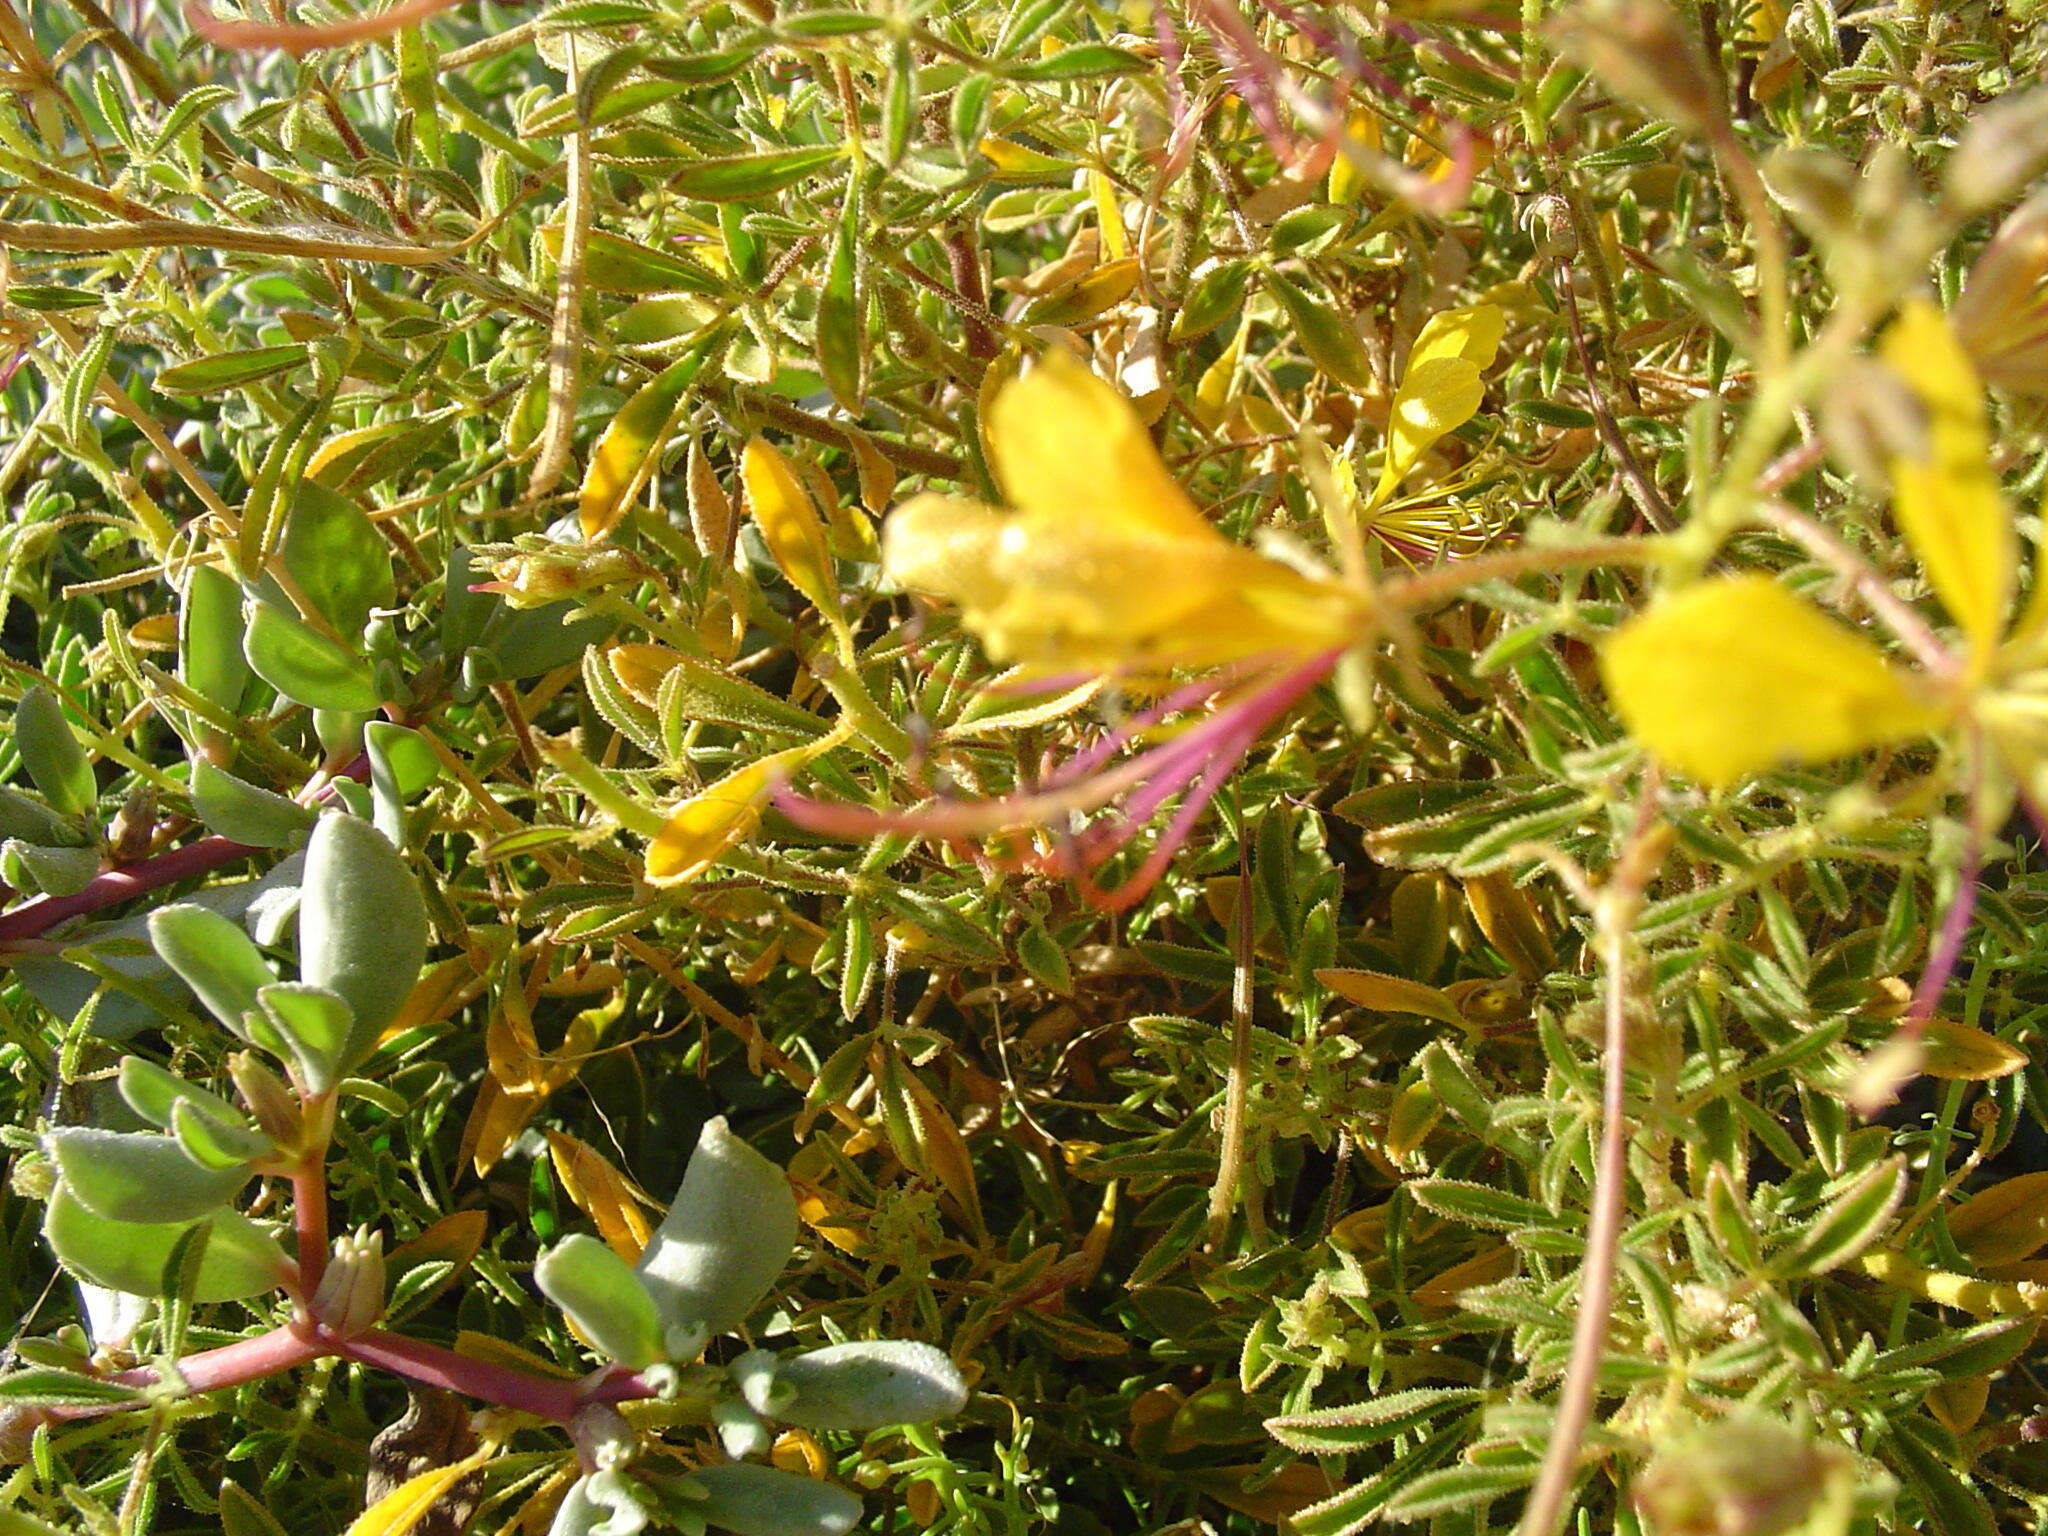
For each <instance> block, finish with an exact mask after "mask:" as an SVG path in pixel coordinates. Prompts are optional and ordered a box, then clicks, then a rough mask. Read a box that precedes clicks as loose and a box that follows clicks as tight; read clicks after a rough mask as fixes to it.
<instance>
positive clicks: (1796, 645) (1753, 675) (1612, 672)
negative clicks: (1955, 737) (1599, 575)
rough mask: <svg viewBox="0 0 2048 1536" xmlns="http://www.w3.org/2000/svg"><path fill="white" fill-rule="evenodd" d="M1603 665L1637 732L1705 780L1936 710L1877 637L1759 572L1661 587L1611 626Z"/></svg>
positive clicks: (1899, 729)
mask: <svg viewBox="0 0 2048 1536" xmlns="http://www.w3.org/2000/svg"><path fill="white" fill-rule="evenodd" d="M1600 667H1601V672H1602V674H1603V675H1604V676H1605V678H1606V681H1607V691H1608V693H1609V694H1610V695H1611V696H1612V697H1613V700H1614V707H1615V709H1616V711H1617V712H1618V713H1619V714H1620V716H1621V718H1622V721H1623V723H1624V724H1626V725H1627V726H1628V728H1629V730H1630V731H1631V732H1632V733H1634V735H1635V736H1636V738H1637V739H1638V740H1639V741H1640V742H1641V743H1642V744H1643V745H1644V746H1645V747H1647V748H1648V749H1649V750H1650V751H1652V752H1654V753H1655V754H1656V755H1657V756H1659V757H1661V758H1662V759H1664V761H1666V762H1667V763H1669V764H1670V765H1671V766H1672V767H1674V768H1677V769H1678V770H1680V771H1681V772H1684V773H1688V774H1690V775H1692V776H1693V777H1694V778H1697V779H1699V780H1701V781H1702V782H1704V783H1706V784H1710V785H1727V784H1732V783H1734V782H1735V781H1736V780H1738V779H1741V778H1743V777H1745V776H1746V775H1748V774H1752V773H1757V772H1761V771H1762V770H1764V769H1767V768H1771V767H1775V766H1777V765H1778V764H1781V763H1786V762H1815V761H1819V760H1821V759H1825V758H1830V757H1839V756H1841V755H1843V754H1844V753H1849V752H1859V751H1862V750H1863V749H1864V748H1866V747H1873V746H1877V745H1879V744H1881V743H1884V742H1890V741H1897V740H1900V739H1902V738H1905V737H1909V736H1914V735H1918V734H1919V733H1921V732H1923V731H1925V730H1927V729H1928V728H1929V726H1930V725H1931V724H1932V723H1933V721H1934V718H1935V717H1934V714H1933V712H1932V711H1931V710H1929V709H1927V708H1926V707H1925V706H1923V705H1922V704H1921V703H1920V702H1919V701H1918V700H1916V699H1915V698H1914V697H1913V695H1912V693H1911V692H1910V691H1909V689H1908V687H1907V684H1906V682H1905V681H1904V679H1903V678H1902V677H1901V675H1900V674H1899V673H1898V672H1897V671H1896V670H1894V669H1893V667H1892V665H1891V663H1890V662H1888V661H1886V660H1885V658H1884V656H1883V654H1882V653H1881V652H1880V651H1879V650H1878V649H1877V647H1876V646H1874V645H1872V644H1871V643H1870V642H1869V641H1867V640H1865V639H1863V638H1862V637H1861V636H1860V635H1858V634H1856V633H1855V632H1853V631H1852V630H1849V629H1847V628H1845V627H1844V626H1843V625H1841V624H1838V623H1836V622H1834V621H1833V620H1832V619H1829V618H1828V617H1827V616H1826V615H1824V614H1823V613H1822V612H1821V611H1820V610H1819V609H1818V608H1816V607H1814V606H1813V605H1812V604H1811V603H1809V602H1806V601H1805V600H1804V599H1802V598H1799V597H1796V596H1794V595H1793V594H1792V593H1791V592H1789V591H1787V590H1786V589H1785V588H1784V587H1782V586H1780V585H1779V584H1778V583H1777V582H1775V581H1773V580H1772V579H1771V578H1770V577H1768V576H1731V577H1724V578H1721V579H1719V580H1714V581H1703V582H1700V583H1698V584H1697V585H1695V586H1691V587H1687V588H1685V589H1684V590H1683V591H1681V592H1678V593H1676V594H1674V595H1672V596H1670V597H1666V598H1664V599H1662V600H1661V601H1659V602H1657V603H1655V604H1653V605H1652V606H1651V607H1650V608H1649V610H1648V611H1646V612H1645V613H1643V614H1641V615H1639V616H1638V617H1636V618H1634V619H1632V620H1630V621H1629V622H1628V623H1627V624H1624V625H1623V626H1622V627H1621V628H1620V629H1619V630H1618V631H1616V632H1615V634H1614V636H1613V637H1612V638H1611V639H1610V640H1609V641H1608V642H1607V644H1606V646H1605V648H1604V649H1603V650H1602V652H1601V656H1600Z"/></svg>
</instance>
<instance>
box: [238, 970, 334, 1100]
mask: <svg viewBox="0 0 2048 1536" xmlns="http://www.w3.org/2000/svg"><path fill="white" fill-rule="evenodd" d="M256 1001H257V1003H258V1005H259V1006H260V1007H261V1008H262V1010H263V1014H264V1017H265V1018H267V1019H268V1020H269V1021H270V1027H271V1028H272V1030H274V1031H275V1032H276V1034H277V1038H278V1040H279V1041H280V1042H282V1043H283V1044H284V1046H285V1047H286V1049H287V1050H289V1051H290V1053H291V1062H295V1063H296V1064H297V1066H298V1068H299V1073H300V1076H301V1077H302V1078H303V1079H304V1081H305V1085H306V1087H307V1089H308V1090H309V1091H311V1092H313V1093H325V1092H326V1091H327V1090H328V1089H329V1088H332V1087H333V1086H334V1085H335V1084H336V1083H338V1082H340V1081H341V1079H342V1078H344V1077H346V1076H347V1075H348V1074H349V1072H350V1070H351V1069H353V1068H354V1067H355V1066H356V1065H357V1061H356V1059H355V1058H354V1057H353V1056H352V1054H351V1052H352V1050H353V1046H354V1041H355V1037H356V1029H355V1022H356V1015H355V1010H354V1009H352V1008H351V1007H349V1005H348V1002H347V1000H346V999H345V998H343V997H342V996H341V994H340V993H338V992H335V991H333V990H331V989H329V988H327V987H316V986H313V985H311V984H310V983H308V982H303V981H297V982H294V981H279V982H273V983H272V984H271V985H269V986H267V987H265V988H263V989H262V990H261V991H259V992H258V993H257V994H256Z"/></svg>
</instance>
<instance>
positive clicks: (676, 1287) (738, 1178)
mask: <svg viewBox="0 0 2048 1536" xmlns="http://www.w3.org/2000/svg"><path fill="white" fill-rule="evenodd" d="M796 1236H797V1211H796V1197H795V1195H793V1194H791V1193H790V1188H789V1180H788V1179H787V1178H786V1177H784V1176H783V1172H782V1170H781V1169H780V1168H778V1167H776V1166H775V1164H773V1163H771V1162H769V1161H768V1159H767V1158H765V1157H763V1156H762V1155H761V1154H760V1153H758V1152H756V1151H755V1150H754V1149H753V1148H752V1147H750V1146H748V1145H747V1144H746V1143H745V1142H743V1141H741V1140H740V1139H739V1138H738V1137H737V1136H734V1135H733V1134H732V1132H730V1131H729V1130H727V1129H726V1126H725V1120H724V1118H723V1117H720V1118H718V1119H715V1120H712V1121H709V1122H708V1123H707V1124H706V1125H705V1127H704V1130H703V1133H702V1134H701V1135H700V1136H699V1137H698V1138H697V1149H696V1151H695V1152H693V1153H692V1154H691V1156H690V1162H689V1166H688V1167H687V1168H685V1169H684V1170H683V1182H682V1187H681V1188H679V1189H678V1190H677V1191H676V1198H675V1200H674V1202H673V1203H672V1204H671V1205H670V1206H669V1209H668V1214H667V1215H666V1216H664V1217H663V1218H662V1220H661V1225H660V1227H658V1228H657V1229H656V1230H655V1233H654V1235H653V1237H652V1238H650V1239H649V1240H648V1243H647V1249H646V1251H645V1252H644V1253H643V1254H642V1255H641V1256H640V1264H639V1275H640V1280H641V1283H642V1284H644V1285H645V1286H646V1287H647V1291H648V1294H649V1295H651V1296H652V1297H653V1298H654V1304H655V1308H656V1310H657V1311H658V1312H659V1313H660V1314H661V1320H662V1326H663V1327H664V1328H665V1329H682V1330H694V1329H700V1328H701V1329H703V1330H705V1331H706V1332H708V1333H710V1334H714V1335H716V1334H721V1333H730V1332H732V1330H733V1329H735V1328H737V1327H738V1326H739V1325H740V1324H741V1323H742V1322H744V1321H745V1320H746V1316H747V1314H748V1313H749V1312H751V1311H753V1310H754V1307H755V1304H756V1303H758V1302H759V1301H760V1300H761V1298H762V1297H763V1296H765V1295H767V1294H768V1288H769V1287H770V1286H772V1285H773V1284H774V1283H775V1280H776V1277H777V1276H779V1275H780V1274H781V1273H782V1271H783V1268H784V1266H786V1265H787V1264H788V1263H789V1256H790V1254H791V1253H792V1252H794V1251H795V1248H796Z"/></svg>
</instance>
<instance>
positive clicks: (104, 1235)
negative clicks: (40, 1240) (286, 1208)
mask: <svg viewBox="0 0 2048 1536" xmlns="http://www.w3.org/2000/svg"><path fill="white" fill-rule="evenodd" d="M204 1220H205V1221H206V1222H207V1223H208V1225H209V1226H210V1228H211V1231H210V1233H209V1234H208V1239H207V1244H206V1257H205V1259H204V1261H203V1262H202V1263H201V1264H200V1266H199V1277H198V1282H197V1284H196V1285H195V1286H194V1287H193V1289H192V1293H191V1296H190V1300H192V1301H194V1302H196V1303H199V1304H201V1305H205V1304H208V1303H211V1302H216V1301H241V1300H242V1299H244V1298H245V1297H249V1296H257V1295H261V1294H262V1293H263V1292H265V1291H270V1290H275V1289H276V1288H277V1287H278V1286H280V1285H282V1284H283V1283H284V1279H285V1276H286V1275H287V1274H289V1273H290V1272H291V1260H289V1259H288V1258H286V1257H285V1252H284V1250H283V1249H282V1248H280V1247H279V1246H278V1245H277V1239H276V1238H274V1237H272V1236H271V1235H270V1234H269V1233H268V1232H266V1231H264V1230H263V1229H262V1228H261V1227H259V1226H257V1225H256V1223H255V1222H253V1221H251V1220H249V1219H248V1218H247V1217H246V1216H240V1215H237V1214H236V1213H235V1212H233V1211H217V1212H215V1213H214V1214H213V1215H212V1216H209V1217H206V1218H204ZM191 1225H192V1224H191V1223H190V1222H184V1221H174V1222H162V1223H159V1222H132V1221H115V1220H113V1219H112V1218H111V1217H106V1216H99V1215H95V1214H94V1213H93V1212H92V1211H89V1210H87V1209H86V1208H85V1206H83V1205H81V1204H80V1203H79V1202H78V1201H77V1200H76V1199H75V1198H74V1197H73V1196H72V1195H70V1194H69V1193H68V1192H67V1191H65V1190H64V1189H62V1188H59V1189H58V1190H57V1191H56V1193H55V1194H53V1195H52V1196H51V1197H50V1203H49V1205H48V1207H47V1208H46V1209H45V1211H44V1213H43V1236H44V1238H45V1239H46V1240H47V1241H48V1242H49V1244H50V1247H51V1249H52V1250H53V1251H54V1252H55V1253H56V1255H57V1259H58V1262H59V1263H61V1264H62V1265H63V1266H64V1267H65V1268H66V1269H68V1270H70V1271H71V1272H72V1273H73V1274H75V1275H77V1276H78V1277H79V1278H80V1279H82V1280H86V1281H89V1282H91V1283H92V1284H94V1285H97V1286H102V1287H104V1288H105V1289H107V1290H110V1291H124V1292H126V1293H128V1294H129V1295H131V1296H159V1295H161V1294H163V1278H164V1266H165V1265H166V1264H168V1263H169V1262H170V1257H171V1252H172V1250H173V1249H174V1248H175V1247H176V1246H177V1243H178V1239H179V1238H181V1237H183V1236H184V1235H185V1232H186V1230H187V1229H188V1228H189V1227H190V1226H191Z"/></svg>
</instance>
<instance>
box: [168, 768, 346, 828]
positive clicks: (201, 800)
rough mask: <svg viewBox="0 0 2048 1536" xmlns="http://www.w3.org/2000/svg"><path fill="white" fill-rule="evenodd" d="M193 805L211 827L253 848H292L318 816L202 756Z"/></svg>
mask: <svg viewBox="0 0 2048 1536" xmlns="http://www.w3.org/2000/svg"><path fill="white" fill-rule="evenodd" d="M192 809H193V810H194V811H196V812H197V813H198V815H199V819H200V820H201V821H203V822H205V823H206V827H207V830H208V831H210V832H218V833H219V834H220V835H221V836H222V837H226V838H232V839H233V840H234V841H235V842H238V843H247V844H249V845H250V846H251V847H253V848H289V847H291V846H292V845H293V844H295V843H299V842H301V841H303V840H304V839H305V836H306V833H307V832H308V831H309V830H311V828H312V825H313V822H314V821H315V819H316V817H315V814H314V813H313V812H312V811H310V810H308V809H307V808H306V807H305V806H303V805H300V804H299V803H298V802H297V801H296V800H290V799H287V798H286V797H285V796H283V795H280V794H278V793H276V792H275V791H273V790H268V789H264V788H262V787H260V786H258V785H255V784H251V783H249V782H248V781H247V780H246V779H238V778H236V777H235V776H234V775H233V774H231V773H228V772H227V771H225V770H224V769H220V768H216V767H214V765H213V764H212V763H210V762H208V761H207V760H206V759H205V758H203V757H202V758H199V759H198V760H196V761H195V762H194V763H193V764H192Z"/></svg>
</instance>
